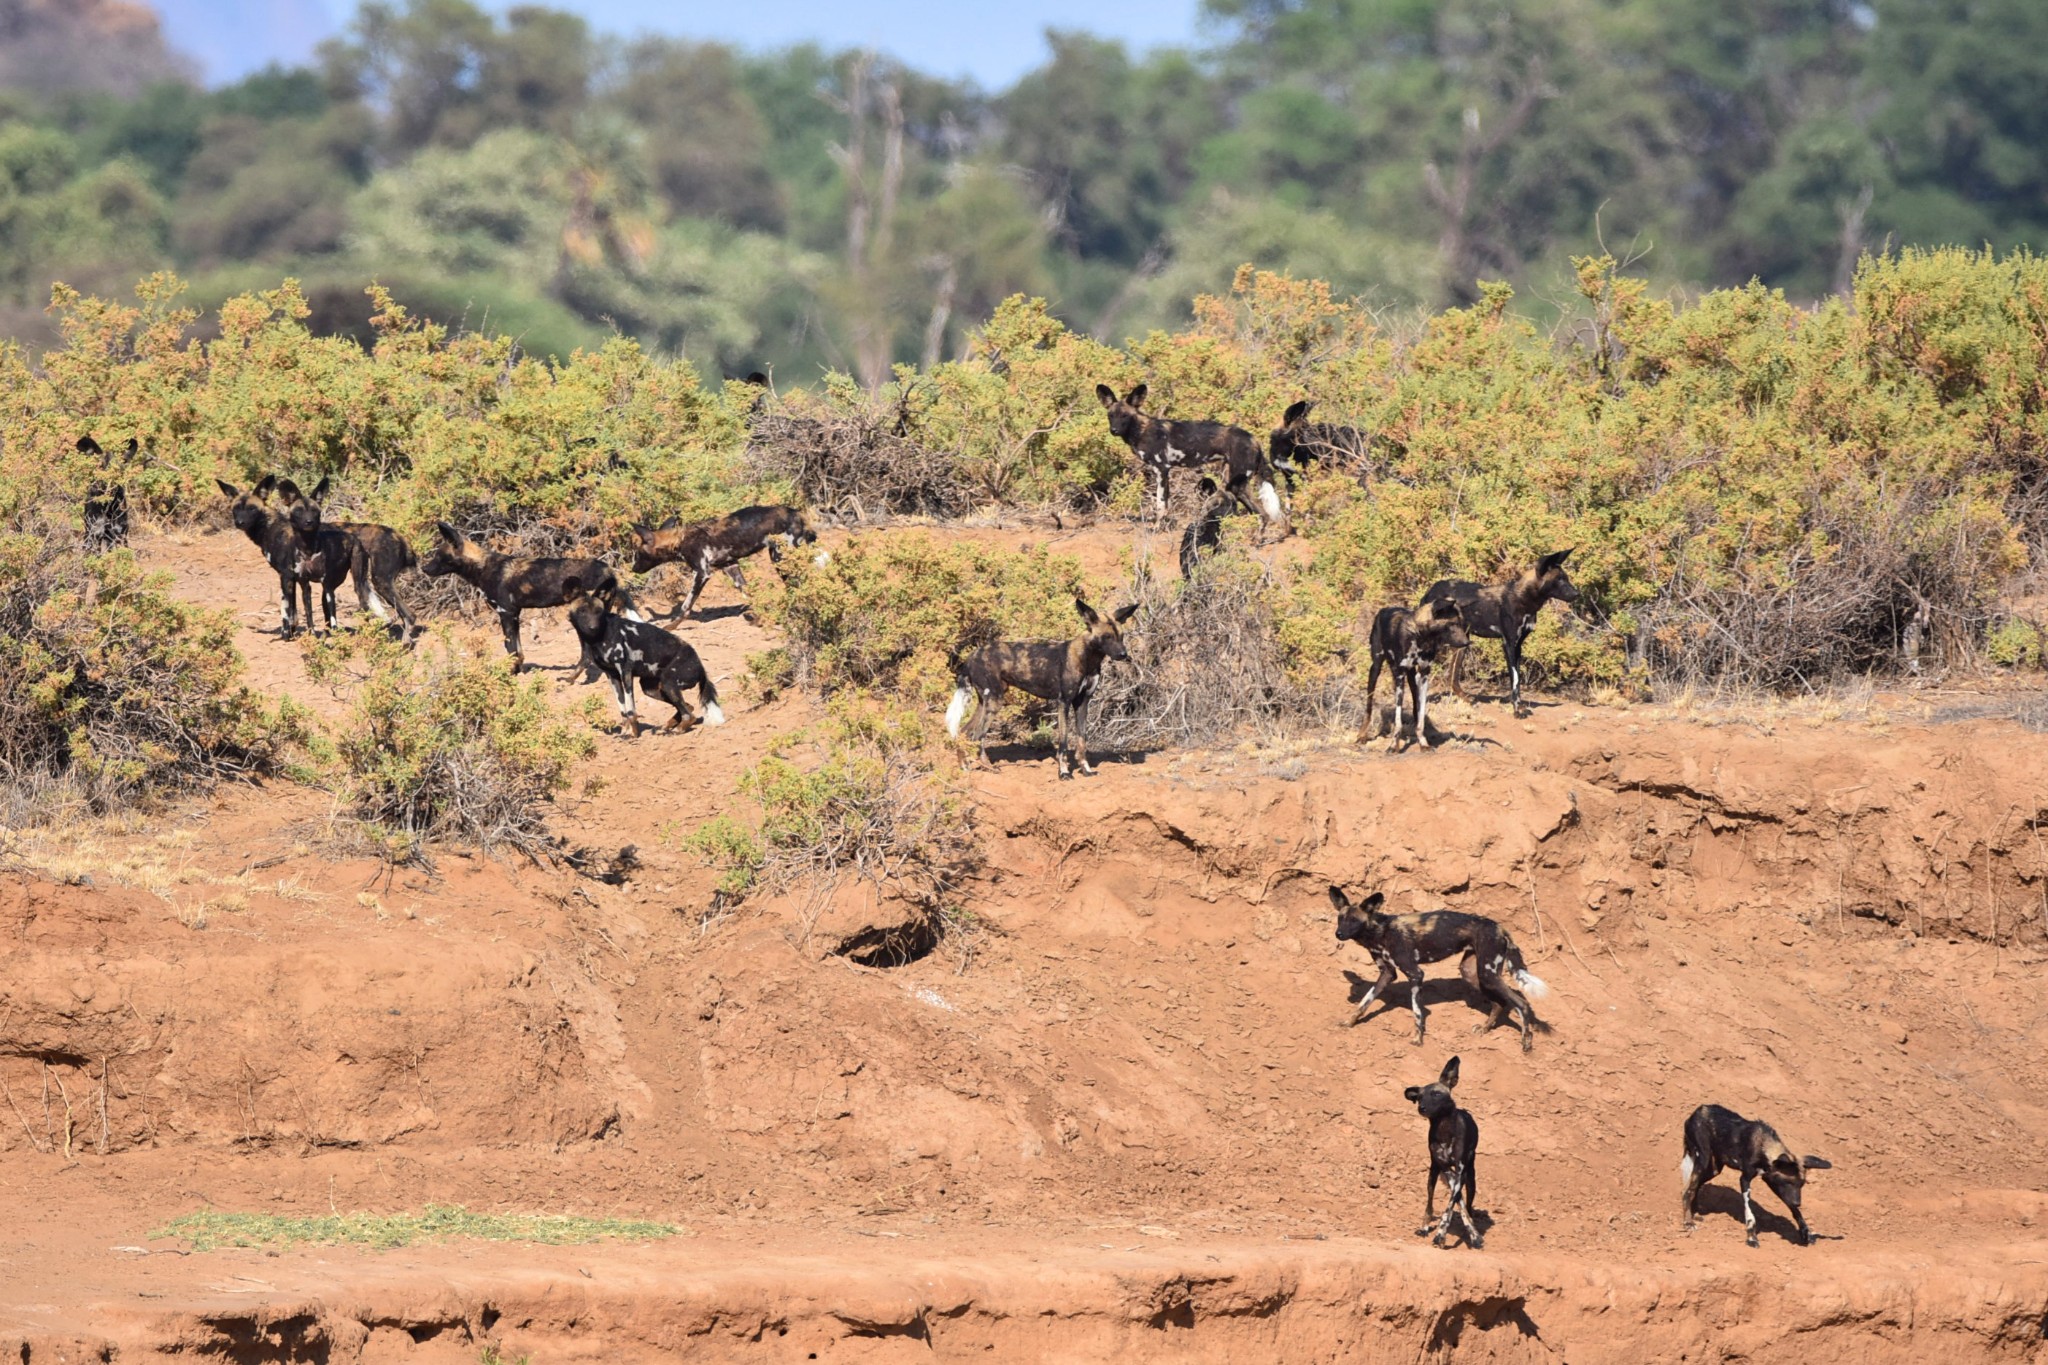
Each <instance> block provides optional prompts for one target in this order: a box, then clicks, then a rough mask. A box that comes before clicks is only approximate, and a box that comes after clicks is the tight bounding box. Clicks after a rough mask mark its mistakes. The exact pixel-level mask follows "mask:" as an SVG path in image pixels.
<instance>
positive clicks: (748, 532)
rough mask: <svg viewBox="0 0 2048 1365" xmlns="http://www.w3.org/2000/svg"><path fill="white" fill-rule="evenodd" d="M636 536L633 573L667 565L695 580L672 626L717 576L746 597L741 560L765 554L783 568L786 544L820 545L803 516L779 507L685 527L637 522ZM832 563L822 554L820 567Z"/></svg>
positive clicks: (741, 511)
mask: <svg viewBox="0 0 2048 1365" xmlns="http://www.w3.org/2000/svg"><path fill="white" fill-rule="evenodd" d="M633 534H634V536H635V537H637V538H638V540H639V542H640V543H639V547H638V549H637V550H636V551H635V552H634V555H633V572H634V573H648V572H651V571H652V570H654V569H655V568H657V567H658V566H660V565H663V564H675V563H680V564H687V565H689V566H690V572H691V574H692V575H693V578H692V579H691V582H690V593H689V596H688V597H686V598H684V599H683V601H682V603H681V605H679V606H677V607H676V608H675V609H674V610H672V611H671V612H670V613H669V616H668V619H669V620H675V619H676V618H677V617H681V616H687V615H689V614H690V610H691V608H693V607H695V606H696V605H697V595H698V594H699V593H701V592H703V591H704V585H705V584H706V583H708V582H710V581H711V575H712V574H713V573H715V572H717V571H718V570H720V569H723V570H725V572H726V575H727V576H728V577H730V578H731V579H732V582H733V586H734V587H736V588H738V589H739V590H740V591H741V592H745V591H746V590H747V580H746V579H745V578H743V577H742V576H741V575H740V561H741V560H743V559H746V558H749V557H750V556H753V555H757V554H759V553H761V552H762V551H763V550H766V551H767V552H768V558H769V561H770V562H771V563H775V564H780V563H781V562H782V546H783V544H784V543H785V542H787V544H788V545H789V548H790V549H792V550H794V549H795V548H796V547H797V546H799V545H810V544H813V543H815V542H816V540H817V539H818V533H817V532H816V531H814V530H812V529H811V524H810V522H808V521H807V520H805V518H804V514H803V513H802V512H801V511H799V510H798V509H797V508H794V507H785V506H781V505H780V504H769V505H766V506H760V507H742V508H740V509H739V510H738V511H737V512H728V513H727V514H726V515H724V516H722V517H714V518H713V519H712V520H710V521H700V522H695V523H693V524H691V525H689V526H683V525H681V524H680V523H679V522H678V521H677V519H676V518H674V517H670V518H669V519H668V520H667V521H665V522H663V523H662V524H661V525H660V526H647V525H645V524H643V523H639V522H636V523H634V525H633ZM829 557H830V556H828V555H827V554H826V553H824V552H823V551H820V552H819V553H818V556H817V562H818V563H819V564H823V563H825V562H826V560H827V559H828V558H829Z"/></svg>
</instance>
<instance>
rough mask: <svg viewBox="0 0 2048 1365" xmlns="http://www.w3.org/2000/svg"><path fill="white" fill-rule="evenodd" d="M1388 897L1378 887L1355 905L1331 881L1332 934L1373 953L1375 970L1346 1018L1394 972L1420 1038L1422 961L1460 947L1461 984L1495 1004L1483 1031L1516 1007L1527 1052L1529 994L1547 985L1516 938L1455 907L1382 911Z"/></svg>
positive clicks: (1364, 1006)
mask: <svg viewBox="0 0 2048 1365" xmlns="http://www.w3.org/2000/svg"><path fill="white" fill-rule="evenodd" d="M1386 900H1387V898H1386V896H1385V895H1384V894H1383V893H1381V892H1378V891H1375V892H1373V893H1372V894H1371V895H1370V896H1367V897H1366V898H1365V900H1364V901H1363V902H1361V903H1359V904H1357V905H1353V904H1352V903H1351V898H1350V897H1349V896H1347V895H1345V894H1344V889H1343V888H1342V887H1339V886H1333V887H1331V888H1330V904H1331V905H1333V906H1335V907H1336V908H1337V938H1338V941H1339V942H1344V941H1347V940H1348V941H1350V942H1352V943H1356V944H1357V945H1358V946H1359V947H1361V948H1363V949H1365V950H1366V951H1367V952H1368V953H1371V954H1372V960H1373V961H1374V962H1376V963H1378V964H1379V969H1380V977H1379V980H1378V981H1375V982H1374V983H1373V984H1372V987H1371V989H1369V990H1367V991H1366V993H1365V999H1363V1000H1361V1001H1359V1002H1358V1011H1357V1013H1355V1014H1353V1015H1352V1016H1351V1022H1352V1023H1353V1024H1356V1023H1358V1022H1360V1021H1361V1020H1363V1019H1364V1018H1365V1013H1366V1011H1367V1010H1369V1009H1371V1008H1372V1005H1373V1002H1374V1001H1375V1000H1378V999H1379V998H1380V996H1381V994H1382V993H1384V992H1385V991H1386V989H1387V987H1389V986H1391V985H1393V984H1394V974H1395V973H1396V972H1399V973H1400V974H1401V975H1402V976H1405V977H1406V978H1407V979H1408V1003H1409V1006H1410V1007H1411V1008H1412V1009H1413V1010H1414V1011H1415V1041H1416V1042H1417V1043H1420V1042H1421V1041H1422V1037H1423V1033H1424V1031H1425V1028H1426V1023H1425V1020H1424V1015H1423V1009H1422V967H1423V964H1424V963H1428V962H1441V961H1443V960H1444V959H1445V958H1447V957H1450V956H1451V955H1452V954H1453V953H1463V954H1464V956H1463V958H1461V959H1460V960H1459V962H1458V972H1459V974H1460V975H1461V976H1463V977H1464V978H1465V984H1466V985H1468V986H1470V987H1471V988H1472V989H1473V990H1475V991H1477V992H1478V993H1479V995H1480V997H1481V998H1482V999H1484V1000H1487V1001H1490V1002H1491V1003H1492V1006H1493V1009H1492V1012H1491V1013H1490V1014H1489V1015H1488V1016H1487V1020H1486V1022H1485V1023H1484V1024H1481V1025H1480V1029H1481V1031H1484V1030H1486V1029H1493V1028H1498V1027H1500V1025H1502V1024H1503V1023H1506V1022H1507V1014H1508V1011H1509V1010H1514V1011H1515V1012H1516V1013H1517V1014H1519V1015H1520V1016H1521V1023H1522V1051H1524V1052H1527V1051H1528V1050H1529V1048H1530V1046H1531V1035H1532V1033H1533V1032H1534V1030H1535V1028H1536V1022H1537V1021H1536V1011H1535V1010H1534V1009H1533V1008H1531V1007H1530V1004H1529V997H1530V996H1534V997H1536V998H1537V999H1538V1000H1541V999H1542V998H1543V997H1544V996H1546V995H1548V994H1549V993H1550V988H1549V987H1548V986H1546V985H1544V984H1543V980H1542V978H1541V977H1538V976H1534V975H1531V974H1530V971H1529V968H1528V964H1526V963H1525V962H1523V960H1522V950H1521V948H1520V947H1518V946H1517V945H1516V943H1515V940H1514V937H1513V936H1512V935H1510V934H1509V933H1508V931H1507V930H1506V929H1504V928H1502V927H1501V926H1500V925H1499V924H1498V923H1496V922H1495V921H1493V920H1490V919H1488V918H1486V917H1485V916H1484V915H1466V914H1461V913H1459V912H1458V911H1456V910H1430V911H1426V912H1424V913H1423V914H1419V915H1383V914H1381V913H1380V907H1381V906H1382V905H1384V904H1386ZM1518 988H1519V989H1518ZM1525 992H1526V994H1525Z"/></svg>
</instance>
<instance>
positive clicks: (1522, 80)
mask: <svg viewBox="0 0 2048 1365" xmlns="http://www.w3.org/2000/svg"><path fill="white" fill-rule="evenodd" d="M1556 93H1557V90H1556V88H1555V87H1553V86H1552V85H1550V83H1549V82H1548V81H1546V80H1545V79H1544V76H1543V58H1542V57H1541V56H1534V57H1531V58H1530V59H1529V62H1528V65H1527V66H1525V67H1524V68H1523V69H1522V71H1521V73H1520V76H1519V78H1518V79H1517V80H1516V82H1515V92H1514V97H1513V98H1512V99H1511V100H1510V101H1509V102H1508V106H1507V108H1506V109H1505V110H1503V111H1502V112H1501V114H1500V116H1499V117H1498V118H1496V119H1494V120H1493V122H1492V124H1491V126H1482V121H1481V118H1480V113H1479V106H1478V105H1477V104H1468V105H1466V106H1465V117H1464V130H1463V132H1462V133H1461V135H1460V138H1459V143H1458V156H1457V160H1456V162H1455V163H1454V164H1453V166H1452V168H1451V173H1450V178H1449V179H1448V180H1446V179H1445V177H1444V173H1443V170H1442V168H1441V167H1439V166H1438V165H1437V163H1436V161H1435V159H1434V158H1432V159H1430V160H1429V161H1427V162H1425V163H1424V164H1423V167H1422V183H1423V187H1424V188H1425V189H1426V190H1427V191H1428V193H1429V199H1430V202H1431V203H1432V204H1434V205H1435V206H1436V208H1437V211H1438V212H1439V213H1441V214H1442V215H1443V230H1442V231H1441V232H1439V233H1438V234H1437V241H1436V250H1437V255H1438V257H1440V258H1441V259H1442V261H1443V268H1444V277H1445V279H1446V280H1448V281H1452V282H1462V280H1463V276H1464V263H1465V258H1466V255H1467V253H1468V252H1469V251H1470V249H1471V215H1472V195H1473V191H1474V190H1475V189H1476V188H1477V186H1478V183H1479V167H1480V165H1481V164H1482V163H1483V162H1484V161H1485V160H1486V158H1487V157H1489V156H1491V155H1492V154H1493V153H1494V152H1496V151H1498V150H1499V149H1500V148H1501V147H1502V146H1503V145H1504V144H1505V143H1506V142H1507V141H1508V140H1509V139H1510V138H1512V137H1514V136H1515V135H1516V134H1518V133H1520V132H1521V131H1522V129H1523V128H1524V127H1526V126H1528V123H1529V120H1530V119H1531V118H1532V117H1534V115H1535V113H1536V106H1537V105H1538V104H1540V103H1542V102H1543V101H1544V100H1546V99H1550V98H1551V97H1553V96H1554V95H1556Z"/></svg>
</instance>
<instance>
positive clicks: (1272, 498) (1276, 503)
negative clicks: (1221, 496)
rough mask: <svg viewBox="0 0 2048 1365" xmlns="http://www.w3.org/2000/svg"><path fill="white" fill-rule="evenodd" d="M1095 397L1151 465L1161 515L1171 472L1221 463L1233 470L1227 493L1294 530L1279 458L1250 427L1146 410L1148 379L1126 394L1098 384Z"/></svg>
mask: <svg viewBox="0 0 2048 1365" xmlns="http://www.w3.org/2000/svg"><path fill="white" fill-rule="evenodd" d="M1095 396H1096V397H1097V398H1098V399H1100V400H1101V402H1102V406H1103V407H1105V408H1107V409H1108V410H1109V430H1110V434H1112V435H1113V436H1115V437H1116V438H1117V439H1118V440H1120V441H1122V442H1123V443H1124V444H1125V445H1127V446H1129V447H1130V448H1131V453H1132V454H1133V455H1136V456H1137V457H1138V463H1140V464H1141V465H1143V466H1144V467H1145V476H1146V479H1147V480H1148V481H1149V482H1150V484H1151V487H1152V505H1153V509H1154V510H1155V511H1156V512H1157V513H1158V514H1159V515H1160V516H1165V515H1166V493H1167V487H1166V477H1167V474H1168V472H1169V471H1171V470H1175V469H1191V468H1194V467H1195V466H1197V465H1205V464H1221V465H1223V466H1224V468H1225V470H1226V471H1227V473H1226V476H1225V478H1224V484H1223V490H1224V492H1226V493H1228V494H1230V496H1231V497H1233V498H1235V499H1236V500H1237V502H1238V504H1239V505H1240V506H1241V507H1243V508H1244V510H1245V511H1247V512H1250V513H1251V514H1252V515H1253V516H1255V517H1258V518H1260V519H1261V520H1263V521H1264V522H1265V524H1266V525H1267V526H1269V527H1274V528H1277V529H1278V530H1279V532H1280V534H1282V535H1286V534H1288V531H1289V528H1288V525H1287V509H1286V507H1285V506H1284V505H1282V503H1281V501H1280V490H1279V489H1278V488H1276V487H1275V486H1274V483H1273V462H1272V460H1271V459H1269V458H1268V457H1267V455H1266V452H1265V450H1264V449H1263V448H1262V447H1261V446H1260V445H1259V443H1258V440H1257V438H1255V437H1254V436H1253V435H1252V434H1251V433H1250V432H1249V431H1246V430H1245V429H1244V428H1243V427H1234V426H1231V425H1230V424H1229V423H1227V422H1181V421H1173V420H1170V419H1168V418H1164V417H1153V416H1151V415H1149V414H1147V413H1144V412H1141V411H1139V405H1140V404H1142V403H1143V402H1144V401H1145V385H1143V384H1140V385H1138V386H1137V387H1135V388H1133V389H1132V390H1131V391H1130V392H1129V393H1126V394H1125V395H1124V396H1123V397H1121V398H1119V397H1117V396H1116V390H1115V389H1112V388H1110V387H1109V385H1107V384H1097V385H1096V386H1095Z"/></svg>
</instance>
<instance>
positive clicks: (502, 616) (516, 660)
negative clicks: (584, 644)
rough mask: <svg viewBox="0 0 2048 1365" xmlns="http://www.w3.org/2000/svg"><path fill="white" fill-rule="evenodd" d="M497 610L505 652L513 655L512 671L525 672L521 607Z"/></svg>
mask: <svg viewBox="0 0 2048 1365" xmlns="http://www.w3.org/2000/svg"><path fill="white" fill-rule="evenodd" d="M497 612H498V628H499V629H500V630H502V631H504V632H505V652H506V653H507V654H510V655H511V656H512V671H513V672H514V673H519V672H523V671H524V670H525V668H526V654H525V653H524V651H522V650H521V649H520V648H519V608H517V607H499V608H498V609H497ZM579 638H580V637H579Z"/></svg>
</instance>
